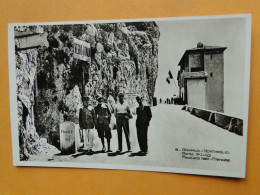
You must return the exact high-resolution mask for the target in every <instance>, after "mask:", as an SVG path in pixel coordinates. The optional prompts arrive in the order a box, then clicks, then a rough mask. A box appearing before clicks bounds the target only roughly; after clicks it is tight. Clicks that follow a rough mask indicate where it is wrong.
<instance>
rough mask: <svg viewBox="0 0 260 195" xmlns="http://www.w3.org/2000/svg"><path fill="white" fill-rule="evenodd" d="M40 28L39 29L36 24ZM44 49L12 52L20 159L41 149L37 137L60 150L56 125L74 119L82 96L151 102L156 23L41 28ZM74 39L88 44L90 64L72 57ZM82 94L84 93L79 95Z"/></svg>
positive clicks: (156, 64)
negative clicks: (126, 95)
mask: <svg viewBox="0 0 260 195" xmlns="http://www.w3.org/2000/svg"><path fill="white" fill-rule="evenodd" d="M37 28H39V27H37ZM40 29H42V33H47V34H48V36H47V41H48V47H40V48H36V49H30V50H29V49H28V50H26V51H24V50H23V52H20V51H17V52H16V71H17V72H16V74H17V94H18V118H19V136H20V137H19V138H20V149H21V151H20V154H21V159H22V160H24V159H27V158H28V157H29V156H30V154H35V153H39V152H41V150H42V148H43V146H42V145H41V144H40V141H39V139H40V137H44V138H47V142H48V143H49V144H52V145H54V146H56V147H57V148H59V142H58V138H59V135H58V132H59V124H60V123H61V122H64V121H70V122H74V123H76V124H77V123H78V112H79V109H80V107H82V96H83V95H89V96H91V97H92V103H93V104H95V103H96V101H95V99H96V96H97V95H98V94H102V95H103V96H104V97H105V98H106V97H108V91H112V96H113V97H114V98H115V99H117V94H118V93H119V91H124V92H125V93H133V94H135V93H138V94H141V95H142V96H143V97H144V100H145V101H146V102H147V103H149V104H152V98H153V94H154V90H155V82H156V78H157V72H158V40H159V36H160V33H159V28H158V26H157V25H156V23H155V22H132V23H109V24H108V23H104V24H79V25H60V26H59V25H54V26H53V25H52V26H41V27H40ZM73 38H77V39H79V40H82V41H85V42H88V43H90V46H91V56H90V57H91V62H85V61H81V60H78V59H75V58H74V57H73V51H74V50H73ZM83 93H85V94H83Z"/></svg>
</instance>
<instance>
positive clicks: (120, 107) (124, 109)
mask: <svg viewBox="0 0 260 195" xmlns="http://www.w3.org/2000/svg"><path fill="white" fill-rule="evenodd" d="M118 98H119V102H118V103H117V104H116V105H115V117H116V126H117V136H118V150H117V152H118V153H120V152H121V151H122V129H124V133H125V138H126V144H127V149H128V151H129V152H131V143H130V134H129V119H130V118H132V114H131V111H130V108H129V106H128V105H127V103H125V102H124V93H122V92H120V93H119V94H118Z"/></svg>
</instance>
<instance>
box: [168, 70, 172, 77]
mask: <svg viewBox="0 0 260 195" xmlns="http://www.w3.org/2000/svg"><path fill="white" fill-rule="evenodd" d="M168 74H169V77H170V79H173V76H172V73H171V71H170V70H169V72H168Z"/></svg>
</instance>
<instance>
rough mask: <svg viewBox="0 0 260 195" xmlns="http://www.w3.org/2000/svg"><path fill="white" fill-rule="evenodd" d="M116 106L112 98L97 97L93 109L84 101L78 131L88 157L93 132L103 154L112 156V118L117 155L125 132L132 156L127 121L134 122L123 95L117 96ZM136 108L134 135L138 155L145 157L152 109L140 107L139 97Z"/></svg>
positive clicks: (121, 93)
mask: <svg viewBox="0 0 260 195" xmlns="http://www.w3.org/2000/svg"><path fill="white" fill-rule="evenodd" d="M118 99H119V100H118V103H115V100H114V99H113V97H112V96H111V93H110V95H109V97H108V98H107V102H108V103H106V102H105V98H104V97H103V96H101V95H99V96H98V97H97V101H98V104H97V105H96V106H93V105H91V103H90V97H89V96H84V97H83V108H81V109H80V112H79V126H80V129H81V132H82V133H81V138H82V139H83V142H84V144H83V149H84V151H85V152H86V153H87V154H88V155H92V154H94V152H93V141H94V139H95V137H94V132H95V130H97V133H98V137H99V138H100V140H101V143H102V150H101V151H102V152H104V153H105V152H108V153H111V152H112V150H111V146H110V142H111V139H112V133H111V129H112V128H113V127H112V126H111V122H112V121H111V119H112V118H113V114H114V117H115V121H116V129H117V138H118V150H117V151H116V153H121V152H122V149H123V148H122V134H123V131H124V134H125V139H126V145H127V149H128V150H127V152H132V149H131V148H132V147H131V142H130V129H129V119H131V118H133V116H132V113H131V111H130V107H129V105H128V104H127V102H125V100H124V99H125V98H124V93H123V92H120V93H119V94H118ZM136 101H137V103H138V107H137V108H136V114H137V118H136V131H137V139H138V143H139V147H140V151H139V152H138V154H139V155H147V153H148V143H147V142H148V140H147V132H148V126H149V123H150V120H151V118H152V113H151V109H150V107H149V106H144V105H143V98H142V97H141V96H140V95H138V96H137V97H136ZM105 139H106V140H107V149H106V146H105Z"/></svg>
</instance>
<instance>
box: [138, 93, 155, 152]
mask: <svg viewBox="0 0 260 195" xmlns="http://www.w3.org/2000/svg"><path fill="white" fill-rule="evenodd" d="M142 100H143V99H142V97H141V96H137V97H136V101H137V103H138V104H139V107H137V108H136V114H137V118H136V129H137V138H138V143H139V146H140V150H141V151H140V152H139V153H140V154H141V155H146V154H147V153H148V144H147V141H148V140H147V132H148V126H149V123H150V120H151V118H152V112H151V108H150V107H149V106H144V105H143V102H142Z"/></svg>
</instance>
